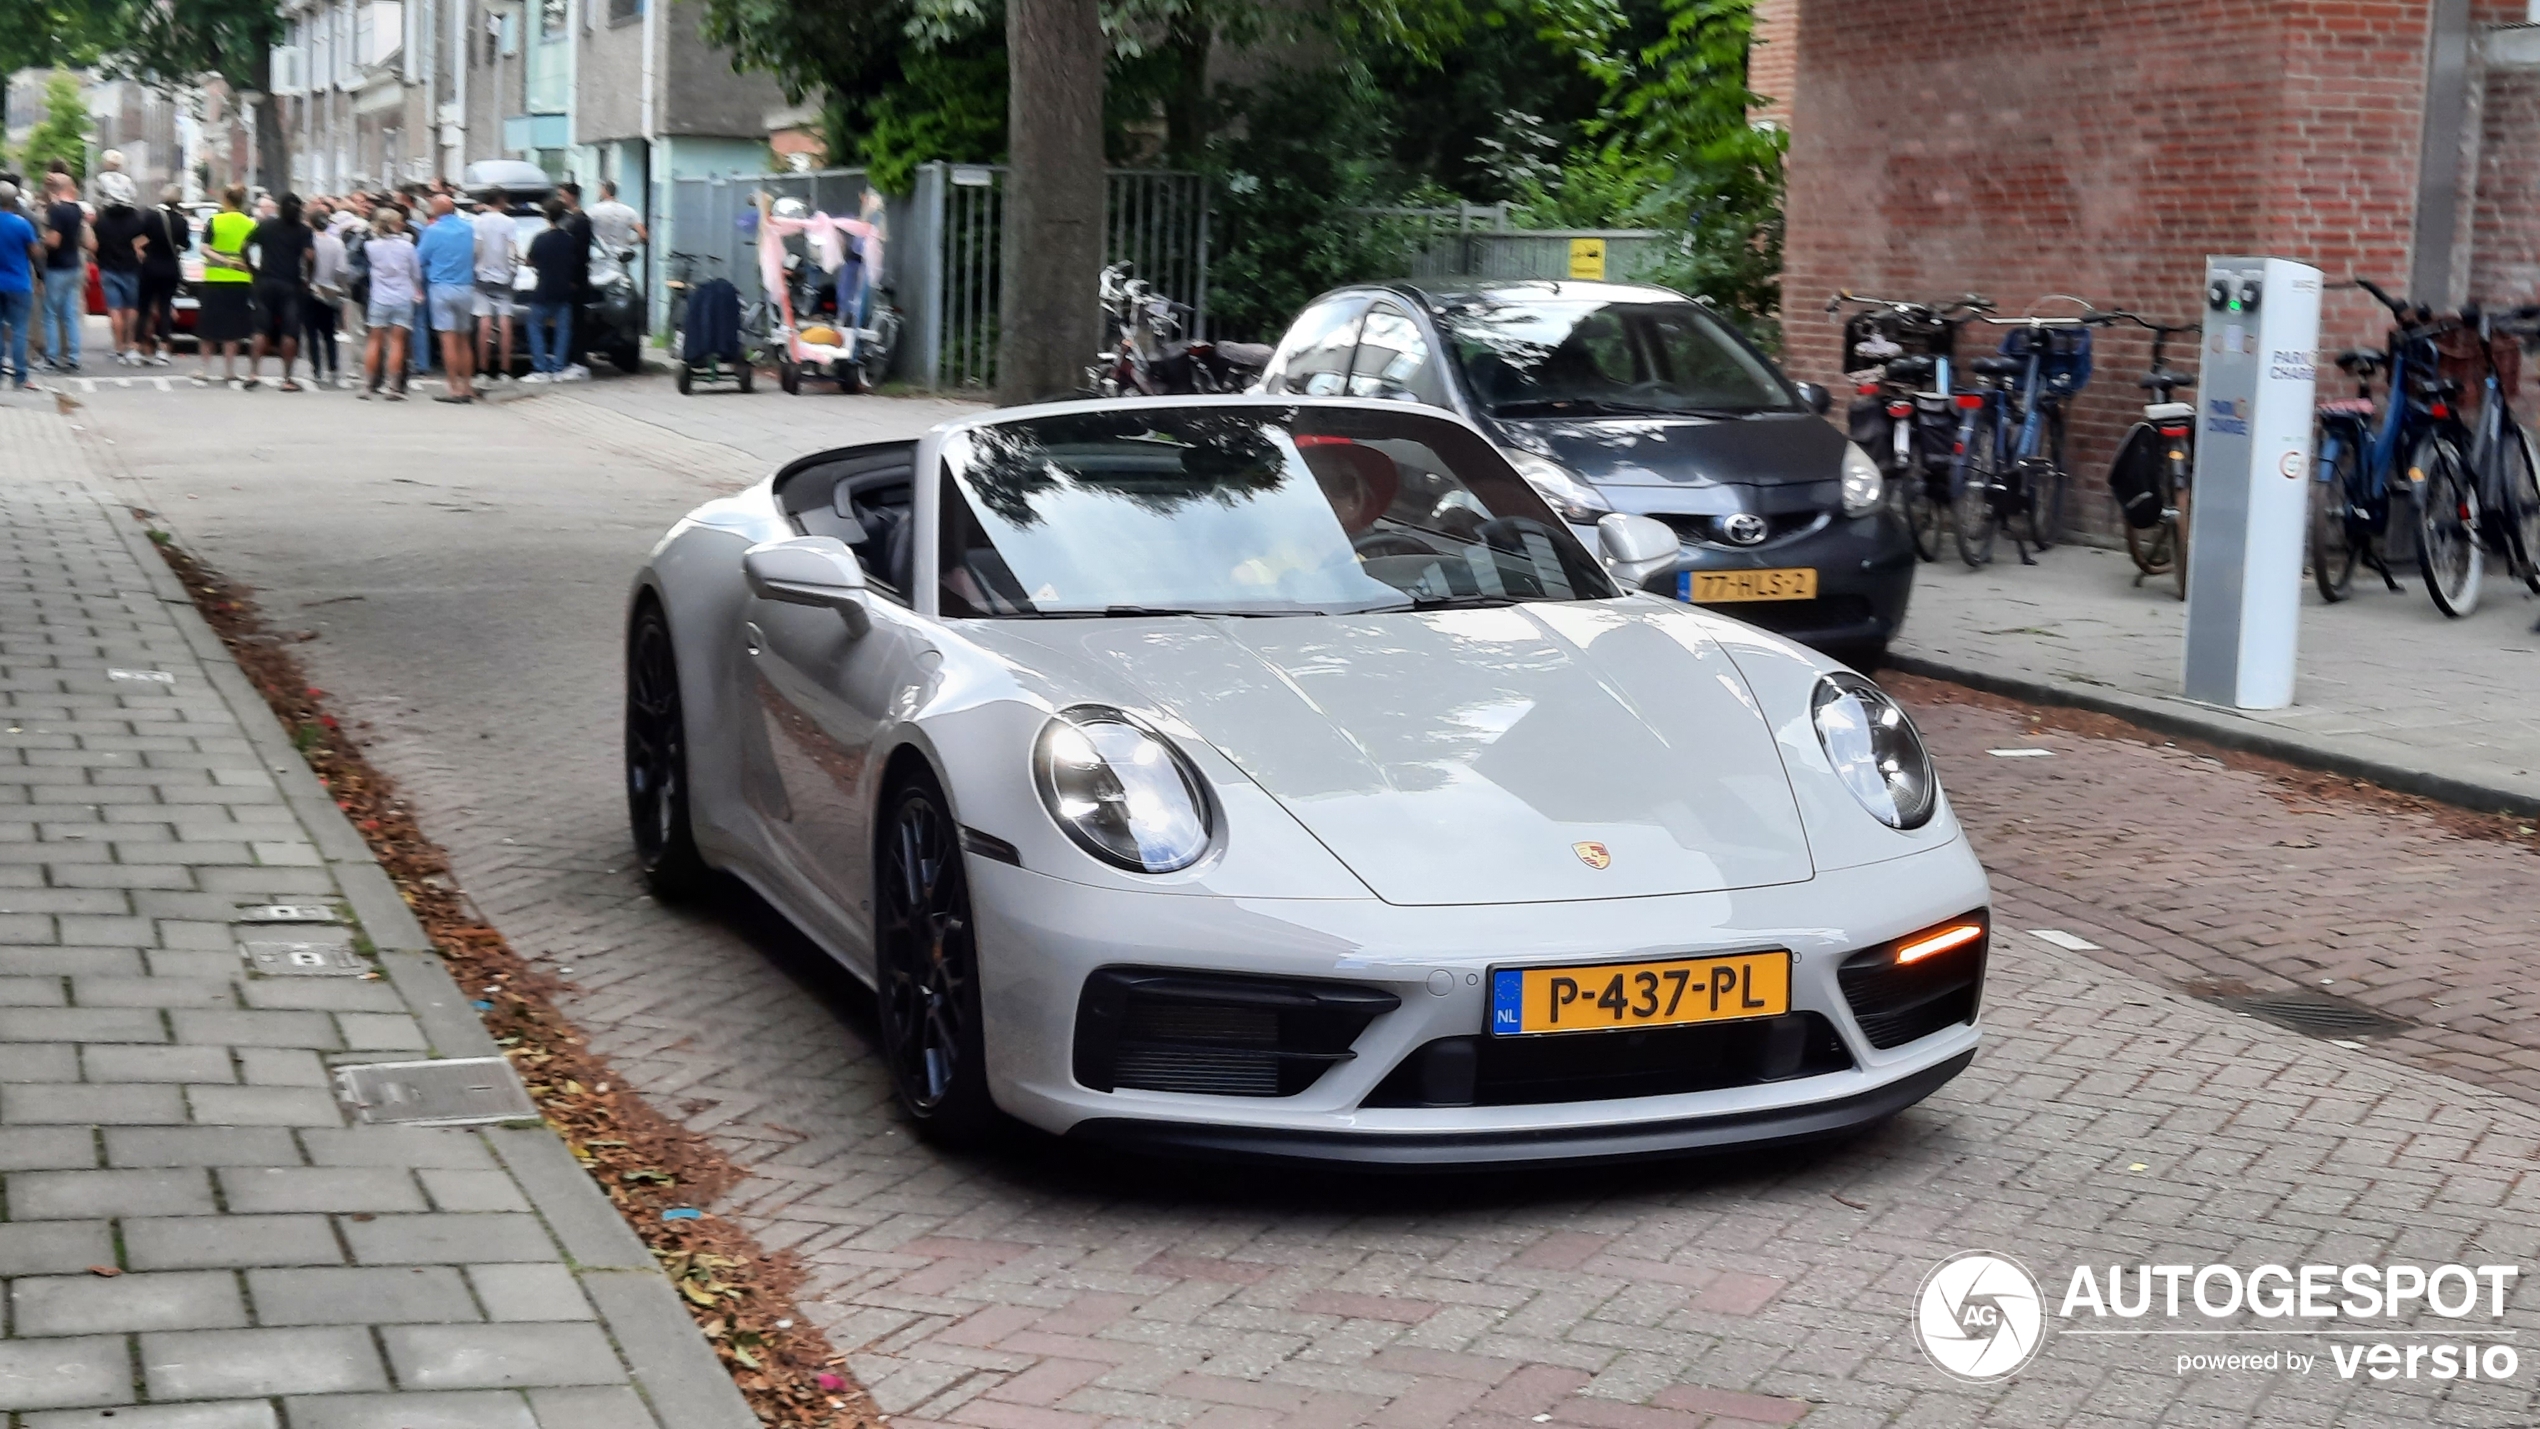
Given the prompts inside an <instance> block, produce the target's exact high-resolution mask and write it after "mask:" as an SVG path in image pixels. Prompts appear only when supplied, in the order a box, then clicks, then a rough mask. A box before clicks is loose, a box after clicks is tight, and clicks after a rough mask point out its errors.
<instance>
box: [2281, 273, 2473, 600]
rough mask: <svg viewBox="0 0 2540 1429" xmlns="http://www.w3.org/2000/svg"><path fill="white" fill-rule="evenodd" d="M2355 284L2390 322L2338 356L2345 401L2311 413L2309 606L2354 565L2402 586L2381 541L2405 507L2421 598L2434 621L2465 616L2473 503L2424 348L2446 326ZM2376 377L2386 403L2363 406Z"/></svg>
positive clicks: (2343, 583)
mask: <svg viewBox="0 0 2540 1429" xmlns="http://www.w3.org/2000/svg"><path fill="white" fill-rule="evenodd" d="M2355 286H2356V287H2358V288H2361V289H2363V290H2364V291H2365V292H2367V293H2370V294H2371V295H2372V296H2373V297H2374V298H2375V299H2377V300H2378V301H2379V302H2380V303H2381V305H2382V306H2383V307H2385V308H2388V309H2389V310H2390V315H2391V318H2392V320H2393V322H2394V324H2395V325H2394V326H2393V327H2392V328H2391V330H2390V337H2389V346H2388V347H2387V348H2385V349H2383V350H2381V351H2374V350H2373V349H2370V348H2349V349H2348V350H2346V351H2345V352H2342V353H2339V354H2338V356H2337V366H2338V368H2339V369H2340V370H2341V371H2343V372H2345V373H2346V374H2347V375H2348V376H2350V377H2352V378H2353V379H2354V380H2355V395H2354V396H2352V397H2348V398H2341V399H2338V400H2335V401H2329V402H2322V403H2321V404H2320V405H2319V430H2318V437H2317V440H2316V442H2315V443H2314V447H2313V450H2314V451H2315V453H2316V458H2315V459H2316V462H2317V467H2316V476H2315V480H2314V482H2313V485H2312V488H2311V490H2312V500H2311V578H2312V581H2313V582H2314V583H2315V584H2316V585H2317V586H2318V587H2319V592H2320V597H2321V599H2323V600H2328V601H2340V600H2344V599H2346V597H2347V596H2348V595H2350V594H2352V593H2353V585H2354V578H2355V567H2356V566H2357V565H2359V564H2360V565H2362V566H2365V567H2367V568H2369V569H2371V570H2373V571H2375V572H2378V573H2379V574H2380V576H2381V579H2382V583H2383V584H2385V585H2387V586H2388V587H2389V588H2390V589H2391V590H2393V591H2398V590H2403V589H2405V587H2403V586H2401V585H2400V584H2399V578H2398V576H2397V574H2396V573H2395V572H2393V571H2392V570H2391V569H2390V551H2389V538H2390V535H2391V531H2392V523H2393V520H2394V512H2395V511H2396V510H2397V509H2398V506H2399V503H2400V502H2402V501H2409V502H2413V503H2414V506H2415V509H2416V512H2417V513H2418V514H2417V516H2416V519H2415V522H2414V525H2415V530H2416V536H2417V564H2418V568H2419V569H2420V570H2421V571H2422V572H2423V573H2424V575H2425V578H2426V586H2427V589H2428V592H2429V594H2431V595H2433V597H2434V603H2435V605H2436V606H2437V607H2438V608H2441V609H2442V610H2443V611H2445V613H2447V614H2466V613H2467V608H2466V606H2461V608H2460V609H2458V610H2455V606H2456V605H2459V603H2461V602H2464V601H2468V600H2472V599H2474V597H2472V596H2470V595H2469V594H2468V592H2470V591H2474V590H2475V589H2476V588H2477V583H2478V580H2479V577H2480V576H2481V575H2482V574H2483V573H2484V572H2483V569H2482V567H2483V562H2482V561H2481V559H2480V557H2479V549H2478V542H2477V540H2476V539H2474V538H2473V537H2472V535H2471V528H2472V527H2473V526H2474V525H2475V521H2476V512H2477V500H2478V496H2477V492H2476V490H2475V488H2474V487H2473V486H2472V484H2471V482H2470V478H2469V474H2468V468H2467V462H2466V461H2465V459H2464V458H2463V456H2462V454H2461V441H2460V437H2461V435H2462V433H2461V426H2460V422H2459V420H2458V419H2457V418H2456V417H2454V416H2453V414H2452V398H2453V397H2455V396H2457V395H2458V393H2459V388H2460V384H2458V383H2457V382H2451V381H2447V380H2446V379H2445V378H2444V377H2443V376H2442V375H2441V373H2440V372H2439V371H2438V370H2437V359H2438V354H2437V353H2436V351H2435V345H2434V344H2435V339H2436V338H2437V337H2439V336H2440V335H2442V334H2443V333H2444V332H2446V331H2448V330H2450V329H2451V327H2452V326H2453V324H2451V323H2449V322H2443V321H2437V320H2436V318H2435V317H2434V314H2433V312H2432V310H2430V309H2428V308H2425V307H2423V306H2421V305H2420V306H2415V307H2411V306H2410V305H2409V304H2407V303H2405V302H2403V301H2401V300H2400V299H2397V298H2393V297H2391V296H2390V295H2389V294H2388V293H2386V292H2384V291H2383V290H2382V289H2381V288H2380V287H2379V286H2378V285H2376V284H2375V283H2374V282H2373V281H2372V280H2371V279H2369V278H2358V279H2356V280H2355ZM2376 377H2382V378H2384V379H2385V380H2386V384H2387V390H2388V400H2387V401H2384V402H2375V401H2374V400H2373V396H2372V383H2373V380H2374V378H2376ZM2403 462H2404V463H2405V465H2404V467H2403V466H2402V463H2403ZM2428 508H2433V509H2431V510H2429V509H2428ZM2429 538H2430V539H2429Z"/></svg>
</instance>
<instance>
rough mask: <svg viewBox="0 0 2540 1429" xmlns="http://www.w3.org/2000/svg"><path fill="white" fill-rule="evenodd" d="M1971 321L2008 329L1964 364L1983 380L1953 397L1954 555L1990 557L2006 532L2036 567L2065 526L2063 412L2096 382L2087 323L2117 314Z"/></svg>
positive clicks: (1971, 561) (1981, 560)
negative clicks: (1996, 347)
mask: <svg viewBox="0 0 2540 1429" xmlns="http://www.w3.org/2000/svg"><path fill="white" fill-rule="evenodd" d="M1975 321H1977V322H1981V323H1986V324H1990V325H1994V326H2000V327H2008V328H2010V329H2011V331H2010V332H2009V333H2008V334H2006V335H2005V336H2004V337H2003V339H2002V349H2001V351H2000V352H1999V353H1997V354H1995V355H1994V356H1991V357H1979V358H1977V359H1975V360H1974V361H1973V362H1970V363H1968V364H1967V366H1968V368H1969V370H1971V371H1972V372H1974V374H1975V377H1976V382H1977V384H1978V385H1977V386H1976V387H1975V388H1974V389H1972V390H1970V391H1965V392H1960V393H1957V394H1955V395H1954V396H1953V397H1952V398H1951V400H1952V401H1953V402H1955V403H1956V405H1957V408H1958V430H1957V434H1956V436H1955V438H1954V440H1953V441H1952V442H1951V455H1952V456H1953V458H1954V459H1955V467H1954V469H1953V470H1952V471H1951V473H1950V486H1949V495H1950V509H1951V511H1952V513H1953V517H1954V519H1953V521H1952V523H1951V526H1952V530H1953V532H1954V533H1955V535H1956V538H1957V546H1958V556H1959V559H1961V560H1963V561H1965V562H1966V563H1967V564H1968V565H1970V566H1981V565H1984V564H1985V563H1986V562H1988V561H1990V560H1992V559H1993V545H1994V540H1995V537H1996V535H1997V534H1998V533H2000V532H2003V531H2008V532H2010V534H2011V542H2012V545H2013V546H2014V547H2015V548H2016V549H2017V550H2018V551H2019V553H2020V564H2021V565H2024V566H2033V565H2035V564H2037V562H2036V560H2035V558H2033V557H2032V556H2031V555H2030V554H2029V552H2030V550H2031V549H2032V548H2034V549H2036V550H2041V551H2042V550H2045V549H2046V548H2047V547H2049V546H2052V545H2053V544H2054V543H2055V542H2056V540H2057V539H2058V538H2060V537H2061V536H2062V534H2063V529H2064V498H2065V489H2066V487H2067V486H2068V485H2069V484H2070V477H2069V476H2068V475H2067V474H2066V473H2065V470H2064V422H2065V414H2066V412H2067V411H2068V409H2069V408H2070V407H2071V405H2072V400H2073V398H2074V397H2075V396H2076V395H2078V394H2079V393H2080V392H2081V390H2082V389H2083V388H2084V387H2086V386H2088V385H2089V384H2090V349H2091V336H2090V330H2091V329H2092V328H2094V327H2099V326H2103V325H2105V324H2106V323H2109V322H2113V321H2115V319H2114V318H2112V317H2109V316H2107V315H2105V314H2101V313H2097V312H2090V311H2085V312H2084V313H2083V314H2082V315H2081V316H2079V317H2069V318H2050V317H2040V316H2037V315H2034V314H2032V315H2029V316H2026V317H2018V318H1997V317H1990V316H1978V317H1977V318H1976V319H1975Z"/></svg>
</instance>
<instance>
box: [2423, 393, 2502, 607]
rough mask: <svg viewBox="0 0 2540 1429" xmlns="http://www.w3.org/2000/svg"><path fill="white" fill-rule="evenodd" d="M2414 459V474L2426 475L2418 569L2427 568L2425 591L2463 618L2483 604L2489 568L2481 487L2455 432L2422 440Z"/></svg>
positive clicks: (2436, 604)
mask: <svg viewBox="0 0 2540 1429" xmlns="http://www.w3.org/2000/svg"><path fill="white" fill-rule="evenodd" d="M2408 465H2409V467H2410V468H2411V471H2410V473H2409V474H2410V475H2411V476H2415V475H2416V474H2418V473H2420V472H2421V473H2423V475H2424V480H2423V484H2421V485H2419V486H2417V569H2418V570H2420V571H2422V572H2424V573H2425V593H2426V594H2428V595H2430V596H2432V597H2434V608H2435V609H2437V610H2440V611H2442V612H2443V613H2444V614H2445V615H2448V616H2450V617H2452V618H2453V619H2454V620H2458V619H2460V618H2461V617H2462V616H2464V615H2467V614H2469V613H2470V612H2471V611H2473V610H2476V609H2478V588H2479V583H2480V582H2481V581H2482V580H2483V579H2484V578H2485V576H2486V574H2487V552H2486V550H2485V548H2484V546H2483V545H2482V543H2481V542H2480V541H2479V539H2478V488H2477V487H2476V486H2474V485H2473V484H2472V483H2471V482H2470V479H2469V466H2468V464H2467V463H2466V462H2463V461H2462V460H2461V453H2460V449H2459V448H2458V447H2456V446H2454V445H2453V444H2452V440H2451V438H2449V437H2445V436H2439V435H2438V436H2431V437H2427V438H2426V439H2425V440H2424V441H2422V442H2419V443H2418V444H2417V449H2416V452H2415V454H2414V455H2413V456H2411V457H2410V458H2409V460H2408Z"/></svg>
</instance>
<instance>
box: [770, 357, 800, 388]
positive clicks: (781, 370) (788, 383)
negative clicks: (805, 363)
mask: <svg viewBox="0 0 2540 1429" xmlns="http://www.w3.org/2000/svg"><path fill="white" fill-rule="evenodd" d="M776 385H777V386H779V387H782V388H784V389H785V395H786V396H788V397H793V396H797V395H799V394H800V393H801V392H802V390H803V370H802V369H801V368H799V367H796V366H795V365H794V364H793V363H792V362H791V361H790V360H788V359H786V358H781V357H780V358H778V359H777V360H776Z"/></svg>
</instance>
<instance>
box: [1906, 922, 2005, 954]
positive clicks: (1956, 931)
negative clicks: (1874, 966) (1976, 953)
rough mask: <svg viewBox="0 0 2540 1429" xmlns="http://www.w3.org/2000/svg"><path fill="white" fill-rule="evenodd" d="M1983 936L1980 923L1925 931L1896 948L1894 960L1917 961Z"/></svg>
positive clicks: (1960, 946)
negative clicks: (1931, 931)
mask: <svg viewBox="0 0 2540 1429" xmlns="http://www.w3.org/2000/svg"><path fill="white" fill-rule="evenodd" d="M1983 936H1984V928H1983V927H1982V926H1981V925H1980V924H1975V923H1958V924H1954V925H1952V926H1950V927H1947V928H1943V929H1941V930H1940V931H1939V932H1937V933H1926V934H1924V935H1923V936H1922V937H1919V938H1916V939H1915V940H1914V941H1912V942H1910V943H1907V944H1905V945H1904V946H1903V947H1900V948H1898V949H1897V950H1896V961H1897V962H1898V963H1900V964H1903V963H1918V962H1921V961H1922V960H1923V959H1925V958H1928V957H1930V956H1932V955H1933V954H1935V953H1945V952H1948V951H1949V950H1950V949H1951V948H1963V947H1965V946H1966V945H1967V944H1969V943H1972V942H1974V941H1975V940H1976V939H1978V938H1981V937H1983Z"/></svg>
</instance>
